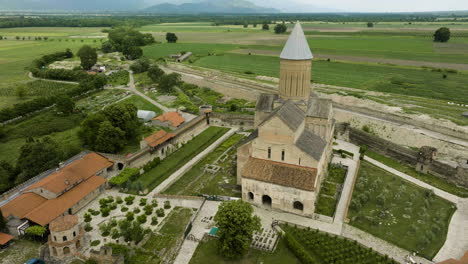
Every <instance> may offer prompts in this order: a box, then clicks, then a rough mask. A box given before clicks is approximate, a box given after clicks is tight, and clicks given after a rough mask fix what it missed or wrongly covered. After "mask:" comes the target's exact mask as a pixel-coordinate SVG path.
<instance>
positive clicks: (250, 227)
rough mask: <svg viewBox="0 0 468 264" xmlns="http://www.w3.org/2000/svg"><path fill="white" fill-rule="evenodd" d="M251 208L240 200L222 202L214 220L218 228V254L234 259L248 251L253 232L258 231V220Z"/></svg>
mask: <svg viewBox="0 0 468 264" xmlns="http://www.w3.org/2000/svg"><path fill="white" fill-rule="evenodd" d="M252 214H253V208H252V206H251V205H250V204H249V203H247V202H244V201H242V200H236V201H228V202H223V203H222V204H221V205H220V207H219V210H218V213H217V214H216V216H215V218H214V220H215V222H216V225H217V226H218V227H219V231H218V234H219V242H220V247H219V250H220V253H221V254H222V255H223V256H226V257H228V258H236V257H239V256H242V255H243V254H245V252H246V251H247V250H248V248H249V246H250V244H251V242H252V236H253V233H254V231H257V230H260V227H261V225H260V218H259V217H258V216H253V215H252Z"/></svg>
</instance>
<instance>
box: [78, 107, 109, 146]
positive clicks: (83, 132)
mask: <svg viewBox="0 0 468 264" xmlns="http://www.w3.org/2000/svg"><path fill="white" fill-rule="evenodd" d="M106 120H107V119H106V117H105V116H104V115H103V114H102V113H96V114H91V115H89V116H88V117H86V119H85V120H83V122H82V123H81V126H80V130H79V131H78V136H79V137H80V139H81V140H82V141H83V143H84V144H85V146H87V147H90V148H92V146H94V145H95V144H96V135H97V133H98V131H99V127H100V126H101V123H102V122H104V121H106Z"/></svg>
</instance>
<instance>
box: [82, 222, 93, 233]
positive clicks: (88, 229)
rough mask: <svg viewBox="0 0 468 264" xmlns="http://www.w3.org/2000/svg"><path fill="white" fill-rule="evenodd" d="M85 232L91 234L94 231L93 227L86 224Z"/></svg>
mask: <svg viewBox="0 0 468 264" xmlns="http://www.w3.org/2000/svg"><path fill="white" fill-rule="evenodd" d="M84 230H85V231H86V232H89V231H91V230H93V227H92V226H91V225H90V224H89V223H86V225H85V226H84Z"/></svg>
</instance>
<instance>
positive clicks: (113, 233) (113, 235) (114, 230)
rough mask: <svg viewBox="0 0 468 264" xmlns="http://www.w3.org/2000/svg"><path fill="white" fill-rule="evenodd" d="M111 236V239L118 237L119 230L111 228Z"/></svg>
mask: <svg viewBox="0 0 468 264" xmlns="http://www.w3.org/2000/svg"><path fill="white" fill-rule="evenodd" d="M111 237H112V239H117V238H119V237H120V233H119V230H118V229H117V228H114V229H112V232H111Z"/></svg>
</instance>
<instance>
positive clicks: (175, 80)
mask: <svg viewBox="0 0 468 264" xmlns="http://www.w3.org/2000/svg"><path fill="white" fill-rule="evenodd" d="M181 82H182V79H181V76H180V74H178V73H171V74H166V75H163V76H162V77H161V80H160V81H159V86H158V87H159V89H160V90H161V91H162V92H163V93H171V92H172V91H173V90H174V87H175V86H178V85H180V83H181Z"/></svg>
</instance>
